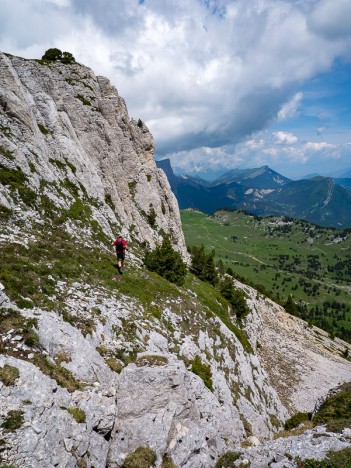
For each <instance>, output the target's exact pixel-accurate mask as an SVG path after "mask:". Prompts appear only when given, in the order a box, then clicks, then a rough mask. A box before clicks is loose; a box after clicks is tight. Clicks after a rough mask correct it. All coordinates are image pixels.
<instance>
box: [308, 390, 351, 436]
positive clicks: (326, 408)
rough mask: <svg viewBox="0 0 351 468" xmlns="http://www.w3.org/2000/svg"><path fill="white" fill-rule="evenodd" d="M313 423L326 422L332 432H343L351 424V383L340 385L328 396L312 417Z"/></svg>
mask: <svg viewBox="0 0 351 468" xmlns="http://www.w3.org/2000/svg"><path fill="white" fill-rule="evenodd" d="M312 421H313V424H314V425H315V426H316V425H318V424H326V425H327V429H328V430H329V431H332V432H342V431H343V429H345V427H350V426H351V383H346V384H343V385H341V386H340V388H339V391H338V392H337V393H336V394H335V395H332V396H330V397H328V398H327V399H326V400H325V401H324V403H323V404H322V406H321V407H320V409H319V410H318V412H317V414H316V415H315V416H314V417H313V419H312Z"/></svg>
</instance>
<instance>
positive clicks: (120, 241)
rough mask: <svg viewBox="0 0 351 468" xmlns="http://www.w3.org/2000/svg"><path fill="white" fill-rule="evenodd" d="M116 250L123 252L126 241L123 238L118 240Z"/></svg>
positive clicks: (119, 252)
mask: <svg viewBox="0 0 351 468" xmlns="http://www.w3.org/2000/svg"><path fill="white" fill-rule="evenodd" d="M116 252H117V253H118V254H122V253H123V252H124V242H123V239H120V240H118V241H117V242H116Z"/></svg>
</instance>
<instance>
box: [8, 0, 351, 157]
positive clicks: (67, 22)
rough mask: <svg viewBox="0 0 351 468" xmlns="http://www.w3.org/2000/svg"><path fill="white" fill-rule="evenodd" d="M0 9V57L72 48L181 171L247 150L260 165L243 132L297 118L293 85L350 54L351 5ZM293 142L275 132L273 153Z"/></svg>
mask: <svg viewBox="0 0 351 468" xmlns="http://www.w3.org/2000/svg"><path fill="white" fill-rule="evenodd" d="M1 3H2V4H1V17H0V48H1V49H2V50H4V51H6V52H10V53H13V54H17V55H21V56H24V57H28V58H38V57H41V55H42V54H43V52H44V51H45V50H46V49H47V48H49V47H58V48H60V49H61V50H68V51H70V52H72V53H73V54H74V56H75V57H76V59H77V60H78V61H80V62H81V63H84V64H86V65H88V66H90V67H91V68H93V70H94V71H95V72H96V73H97V74H103V75H105V76H107V77H108V78H110V80H111V81H112V83H113V84H115V85H116V87H117V88H118V91H119V92H120V94H121V95H122V96H123V97H124V98H125V99H126V102H127V106H128V109H129V112H130V115H131V116H132V117H134V118H139V117H140V118H141V119H142V120H143V121H145V122H146V123H147V125H148V126H149V128H150V130H151V132H152V133H153V135H154V136H155V140H156V150H157V153H158V154H159V155H167V154H170V155H171V156H172V158H173V159H176V158H178V159H179V164H180V163H181V161H184V164H185V161H186V159H187V158H192V157H193V158H194V160H196V158H200V155H201V157H203V158H207V161H212V163H213V164H217V160H218V161H222V160H224V159H225V158H227V160H230V161H232V162H233V163H236V164H239V163H241V164H246V162H247V160H248V158H249V157H250V154H252V152H255V151H256V153H255V154H256V159H253V160H252V163H256V162H257V163H258V162H259V161H261V160H263V156H262V155H264V153H263V152H262V151H261V150H266V151H268V150H269V148H265V145H264V144H263V143H262V142H260V143H259V140H257V141H256V139H255V138H253V137H252V135H254V134H255V132H258V131H260V130H262V129H265V128H267V127H268V126H269V125H270V124H271V123H272V122H273V121H275V120H276V119H278V121H285V120H286V119H288V118H291V117H296V116H297V115H298V113H299V108H300V107H301V105H302V103H303V99H304V97H303V95H302V93H301V92H300V86H301V84H302V83H304V82H305V80H308V79H309V78H311V77H313V76H314V75H315V74H316V73H319V72H323V71H326V70H327V69H328V67H330V66H331V64H332V63H333V61H334V59H335V58H336V57H342V56H344V57H346V56H348V54H349V51H350V50H351V47H350V45H351V43H350V40H351V39H350V38H351V36H350V31H349V29H350V28H349V24H351V21H350V20H349V18H350V16H349V15H350V5H351V3H350V2H349V0H334V1H333V2H331V1H330V0H316V1H310V2H300V1H299V2H291V1H287V0H265V1H264V2H262V1H260V0H250V1H248V0H235V1H234V0H178V1H177V2H175V1H174V0H163V1H162V2H160V1H159V0H145V1H140V0H118V1H111V0H99V1H95V0H44V1H42V0H31V1H30V2H28V1H27V0H2V2H1ZM28 24H30V27H27V25H28ZM247 137H248V138H247ZM295 138H297V137H296V136H294V135H293V134H292V133H289V132H279V131H278V132H276V133H275V134H274V136H272V142H271V146H270V148H273V147H274V145H275V144H277V145H278V146H279V147H281V146H282V145H285V144H287V145H293V144H297V141H296V140H295ZM244 141H246V146H245V145H243V146H242V147H241V146H238V144H239V143H240V142H244ZM250 141H251V142H250ZM250 145H251V147H250ZM255 145H258V146H257V147H256V148H255ZM222 146H224V149H221V147H222ZM204 148H213V149H218V150H216V151H215V152H214V153H213V154H211V153H209V152H208V151H207V150H204ZM237 148H240V151H239V150H238V149H237ZM279 151H281V148H280V150H279ZM279 151H278V154H281V153H279ZM174 155H178V156H177V157H176V156H174ZM259 155H260V156H259ZM276 157H278V156H276Z"/></svg>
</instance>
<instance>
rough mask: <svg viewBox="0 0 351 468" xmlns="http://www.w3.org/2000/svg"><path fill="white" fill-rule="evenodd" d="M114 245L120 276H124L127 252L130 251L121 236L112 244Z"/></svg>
mask: <svg viewBox="0 0 351 468" xmlns="http://www.w3.org/2000/svg"><path fill="white" fill-rule="evenodd" d="M112 245H114V246H115V247H116V255H117V268H118V272H119V274H120V275H122V274H123V271H122V267H123V264H124V257H125V252H126V250H128V247H127V242H126V241H125V240H124V239H123V237H122V236H121V235H119V236H118V238H117V239H116V240H115V241H114V242H112Z"/></svg>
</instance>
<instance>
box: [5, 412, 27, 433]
mask: <svg viewBox="0 0 351 468" xmlns="http://www.w3.org/2000/svg"><path fill="white" fill-rule="evenodd" d="M23 415H24V412H23V411H20V410H11V411H9V412H8V413H7V416H6V418H5V420H4V422H3V423H2V424H1V427H2V428H3V429H4V432H14V431H16V430H17V429H19V428H20V427H21V426H22V424H23V423H24V418H23Z"/></svg>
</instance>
